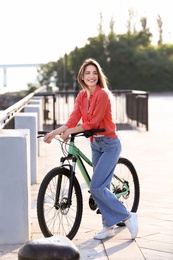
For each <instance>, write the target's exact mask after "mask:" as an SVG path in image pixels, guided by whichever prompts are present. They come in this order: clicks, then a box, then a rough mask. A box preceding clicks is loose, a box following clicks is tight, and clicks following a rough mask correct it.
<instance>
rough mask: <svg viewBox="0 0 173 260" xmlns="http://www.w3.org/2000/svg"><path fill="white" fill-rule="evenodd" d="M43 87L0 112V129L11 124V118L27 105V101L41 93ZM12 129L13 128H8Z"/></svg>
mask: <svg viewBox="0 0 173 260" xmlns="http://www.w3.org/2000/svg"><path fill="white" fill-rule="evenodd" d="M44 89H45V87H40V88H38V89H36V90H35V91H34V92H32V93H30V94H29V95H27V96H26V97H24V98H23V99H21V100H19V101H18V102H16V103H15V104H14V105H12V106H10V107H8V108H7V109H5V110H4V111H1V114H0V129H2V128H6V127H7V126H8V125H9V124H13V121H12V120H13V118H14V117H15V116H16V115H17V114H18V113H19V112H20V111H21V110H22V109H23V108H24V107H25V106H26V105H27V104H28V103H29V101H30V100H31V99H32V98H33V96H34V95H36V94H37V93H39V92H40V91H43V90H44ZM9 128H13V127H9Z"/></svg>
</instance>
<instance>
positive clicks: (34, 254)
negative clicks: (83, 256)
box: [18, 236, 80, 260]
mask: <svg viewBox="0 0 173 260" xmlns="http://www.w3.org/2000/svg"><path fill="white" fill-rule="evenodd" d="M78 259H80V253H79V250H78V248H77V247H76V246H75V245H74V244H73V243H72V242H71V240H69V239H68V238H67V237H64V236H52V237H48V238H42V239H35V240H31V241H29V242H27V243H26V244H25V245H23V246H22V247H21V248H20V250H19V252H18V260H78Z"/></svg>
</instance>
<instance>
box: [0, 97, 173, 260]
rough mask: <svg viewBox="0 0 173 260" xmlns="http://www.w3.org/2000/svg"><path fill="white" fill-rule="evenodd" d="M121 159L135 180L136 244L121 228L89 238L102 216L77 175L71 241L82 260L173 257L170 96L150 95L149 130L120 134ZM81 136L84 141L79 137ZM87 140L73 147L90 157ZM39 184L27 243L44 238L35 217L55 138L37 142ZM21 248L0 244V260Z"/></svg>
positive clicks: (55, 158) (54, 158) (55, 156)
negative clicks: (76, 221)
mask: <svg viewBox="0 0 173 260" xmlns="http://www.w3.org/2000/svg"><path fill="white" fill-rule="evenodd" d="M118 135H119V137H120V139H121V142H122V146H123V150H122V156H123V157H127V158H128V159H130V160H131V161H132V163H133V164H134V165H135V168H136V170H137V173H138V176H139V181H140V190H141V196H140V204H139V208H138V220H139V233H138V236H137V238H136V239H135V240H133V241H132V240H131V239H130V233H129V231H128V230H127V228H125V227H117V228H116V235H115V236H114V237H113V238H109V239H105V240H102V241H98V240H94V239H93V235H94V234H95V233H97V232H98V231H100V230H101V229H102V227H101V216H100V215H97V214H96V213H95V212H94V211H91V210H90V208H89V206H88V189H87V188H86V185H85V184H84V180H83V179H82V177H80V176H79V175H78V177H79V180H80V184H81V187H82V192H83V201H84V212H83V217H82V222H81V226H80V229H79V231H78V233H77V235H76V236H75V237H74V239H73V240H72V241H73V243H74V244H75V245H76V246H77V247H78V248H79V251H80V255H81V260H87V259H92V260H93V259H99V260H100V259H103V260H107V259H109V260H115V259H120V260H126V259H130V260H135V259H137V260H143V259H147V260H158V259H163V260H167V259H173V176H172V174H173V95H172V94H165V95H163V94H162V95H150V98H149V131H148V132H146V131H145V130H133V131H119V132H118ZM82 138H83V137H82ZM88 142H89V140H88V139H85V138H83V139H82V140H81V139H80V138H78V139H77V142H76V143H77V145H79V147H81V148H82V149H83V150H84V151H85V153H86V154H87V155H90V147H89V143H88ZM40 146H41V155H40V157H39V158H38V165H39V166H38V168H39V173H38V174H39V180H38V184H35V185H33V186H32V187H31V190H32V239H36V238H43V235H42V233H41V231H40V229H39V226H38V222H37V215H36V199H37V193H38V188H39V183H40V181H41V180H42V178H43V177H44V174H45V173H46V172H48V171H49V170H50V169H52V168H53V167H55V166H57V165H58V163H59V157H60V154H59V152H60V149H59V147H58V143H57V141H56V140H54V141H53V142H52V144H50V145H47V144H45V143H43V142H42V141H41V142H40ZM21 246H22V245H6V246H0V259H2V260H5V259H7V260H12V259H13V260H17V259H18V257H17V252H18V250H19V249H20V247H21Z"/></svg>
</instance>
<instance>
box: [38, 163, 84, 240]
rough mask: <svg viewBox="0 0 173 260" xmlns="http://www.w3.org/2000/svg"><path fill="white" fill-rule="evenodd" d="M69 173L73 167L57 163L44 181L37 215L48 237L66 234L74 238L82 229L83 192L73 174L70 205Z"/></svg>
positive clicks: (40, 190) (40, 191)
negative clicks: (64, 166)
mask: <svg viewBox="0 0 173 260" xmlns="http://www.w3.org/2000/svg"><path fill="white" fill-rule="evenodd" d="M70 176H71V174H70V170H68V169H66V168H62V167H57V168H54V169H52V170H51V171H50V172H49V173H48V174H47V175H46V176H45V178H44V179H43V181H42V183H41V186H40V189H39V192H38V198H37V216H38V222H39V225H40V229H41V231H42V233H43V235H44V236H45V237H50V236H54V235H63V236H67V237H68V238H69V239H73V238H74V236H75V235H76V233H77V231H78V229H79V226H80V223H81V218H82V212H83V199H82V193H81V188H80V185H79V183H78V180H77V178H76V177H75V176H74V182H73V190H72V198H71V205H70V206H68V205H67V199H68V192H69V183H70Z"/></svg>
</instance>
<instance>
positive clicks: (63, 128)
mask: <svg viewBox="0 0 173 260" xmlns="http://www.w3.org/2000/svg"><path fill="white" fill-rule="evenodd" d="M67 129H68V127H67V126H65V125H63V126H60V127H59V128H57V129H55V130H53V131H51V132H50V133H48V134H47V135H45V137H44V139H43V141H44V142H45V143H48V144H50V143H51V141H52V139H53V138H54V137H55V136H56V135H60V134H61V133H63V132H64V131H66V130H67Z"/></svg>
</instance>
